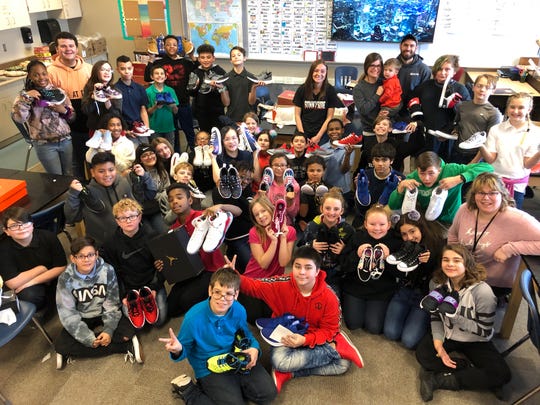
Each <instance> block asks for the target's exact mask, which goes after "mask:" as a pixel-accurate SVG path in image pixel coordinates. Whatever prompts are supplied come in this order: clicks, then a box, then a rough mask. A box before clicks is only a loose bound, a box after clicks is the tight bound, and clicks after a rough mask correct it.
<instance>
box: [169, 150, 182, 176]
mask: <svg viewBox="0 0 540 405" xmlns="http://www.w3.org/2000/svg"><path fill="white" fill-rule="evenodd" d="M178 163H180V155H179V154H178V152H175V153H173V155H172V156H171V169H170V172H171V177H174V168H175V167H176V165H177V164H178Z"/></svg>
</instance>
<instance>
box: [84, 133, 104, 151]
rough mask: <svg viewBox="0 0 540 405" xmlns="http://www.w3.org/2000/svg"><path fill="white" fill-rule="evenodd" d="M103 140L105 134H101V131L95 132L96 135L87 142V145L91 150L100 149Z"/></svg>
mask: <svg viewBox="0 0 540 405" xmlns="http://www.w3.org/2000/svg"><path fill="white" fill-rule="evenodd" d="M102 139H103V132H101V131H100V130H99V129H97V130H95V131H94V135H92V137H91V138H90V139H89V140H87V141H86V143H85V145H86V146H88V147H89V148H94V149H99V147H100V146H101V141H102Z"/></svg>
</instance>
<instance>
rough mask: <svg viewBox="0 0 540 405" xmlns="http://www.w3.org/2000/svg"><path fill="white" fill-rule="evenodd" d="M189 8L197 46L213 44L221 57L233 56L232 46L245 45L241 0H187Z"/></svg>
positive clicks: (190, 26)
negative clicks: (231, 53) (230, 52)
mask: <svg viewBox="0 0 540 405" xmlns="http://www.w3.org/2000/svg"><path fill="white" fill-rule="evenodd" d="M186 11H187V12H186V14H187V16H186V17H187V24H188V27H189V34H188V35H189V38H190V39H191V41H192V42H193V44H194V45H195V48H197V47H198V46H199V45H202V44H210V45H212V46H213V47H214V48H215V49H216V56H217V57H229V51H230V50H231V48H232V47H234V46H237V45H240V46H242V1H241V0H226V1H218V0H186Z"/></svg>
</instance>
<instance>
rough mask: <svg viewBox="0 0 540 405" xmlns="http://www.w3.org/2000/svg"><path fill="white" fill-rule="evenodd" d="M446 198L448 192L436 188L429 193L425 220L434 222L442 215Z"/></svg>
mask: <svg viewBox="0 0 540 405" xmlns="http://www.w3.org/2000/svg"><path fill="white" fill-rule="evenodd" d="M447 197H448V190H446V189H442V188H440V187H437V188H436V189H435V190H433V192H432V193H431V198H430V199H429V205H428V207H427V210H426V220H427V221H435V220H436V219H437V218H439V216H440V215H441V213H442V210H443V207H444V203H445V202H446V198H447Z"/></svg>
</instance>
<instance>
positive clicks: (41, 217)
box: [31, 201, 71, 242]
mask: <svg viewBox="0 0 540 405" xmlns="http://www.w3.org/2000/svg"><path fill="white" fill-rule="evenodd" d="M31 218H32V222H33V223H34V228H36V229H45V230H47V231H51V232H53V233H54V234H55V235H59V234H61V233H63V234H64V235H66V237H67V239H68V240H69V241H70V242H71V235H70V234H69V233H68V232H67V231H66V230H65V226H66V217H65V215H64V201H60V202H59V203H58V204H56V205H53V206H52V207H49V208H45V209H43V210H41V211H39V212H36V213H34V214H32V215H31Z"/></svg>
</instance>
